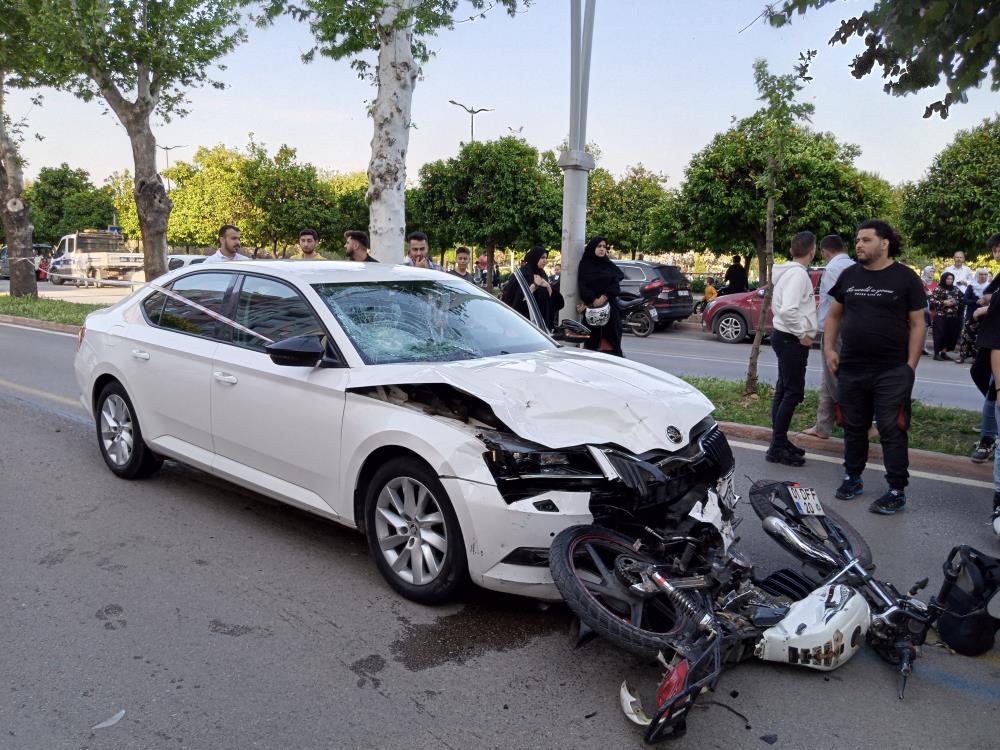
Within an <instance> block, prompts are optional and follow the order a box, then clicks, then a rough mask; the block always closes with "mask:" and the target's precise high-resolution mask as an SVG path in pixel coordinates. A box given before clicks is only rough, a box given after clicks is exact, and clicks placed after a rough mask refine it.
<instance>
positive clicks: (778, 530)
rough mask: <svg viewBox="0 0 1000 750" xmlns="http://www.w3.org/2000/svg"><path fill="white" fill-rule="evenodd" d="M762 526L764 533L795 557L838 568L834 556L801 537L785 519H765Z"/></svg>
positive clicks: (771, 517) (772, 517) (769, 517)
mask: <svg viewBox="0 0 1000 750" xmlns="http://www.w3.org/2000/svg"><path fill="white" fill-rule="evenodd" d="M761 525H762V526H763V527H764V531H765V532H766V533H767V535H768V536H769V537H771V538H772V539H774V541H776V542H777V543H778V544H780V545H781V546H782V547H784V548H785V549H786V550H788V551H789V552H791V553H792V554H793V555H797V556H799V557H806V558H808V559H810V560H813V561H814V562H819V563H823V564H824V565H833V566H836V565H837V564H838V562H837V560H836V559H834V557H833V555H831V554H830V553H829V552H827V551H826V550H824V549H820V548H819V547H817V546H815V545H814V544H811V543H810V542H807V541H806V540H805V539H803V538H802V537H801V536H799V533H798V532H797V531H795V529H793V528H792V527H791V526H789V525H788V522H787V521H785V520H784V519H783V518H778V517H777V516H768V517H767V518H765V519H764V521H763V522H762V523H761Z"/></svg>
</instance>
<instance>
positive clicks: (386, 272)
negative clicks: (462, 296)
mask: <svg viewBox="0 0 1000 750" xmlns="http://www.w3.org/2000/svg"><path fill="white" fill-rule="evenodd" d="M220 266H221V268H219V267H220ZM185 268H186V267H185ZM210 269H211V270H220V271H243V272H247V273H254V272H257V273H261V272H263V273H266V274H267V275H269V276H277V277H279V278H284V279H289V280H293V279H294V280H296V281H299V282H301V283H304V284H336V283H342V282H344V283H346V282H355V283H356V282H358V281H362V280H364V281H414V280H420V279H438V280H449V281H454V280H455V277H454V276H452V275H451V274H449V273H445V272H443V271H432V270H430V269H427V268H414V267H413V266H404V265H401V264H400V265H393V264H390V263H364V262H362V263H355V262H352V261H344V260H313V261H297V260H236V261H226V262H221V263H211V264H207V263H201V264H199V265H198V270H197V271H196V273H204V272H206V271H208V270H210ZM179 271H180V269H178V272H179Z"/></svg>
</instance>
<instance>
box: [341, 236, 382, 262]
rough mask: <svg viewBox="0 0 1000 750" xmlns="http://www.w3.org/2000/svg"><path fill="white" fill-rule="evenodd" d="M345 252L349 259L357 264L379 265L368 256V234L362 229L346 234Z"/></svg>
mask: <svg viewBox="0 0 1000 750" xmlns="http://www.w3.org/2000/svg"><path fill="white" fill-rule="evenodd" d="M344 252H345V253H346V254H347V259H348V260H353V261H354V262H355V263H378V261H377V260H375V259H374V258H373V257H372V256H371V255H369V254H368V233H367V232H362V231H361V230H360V229H348V230H347V231H346V232H344Z"/></svg>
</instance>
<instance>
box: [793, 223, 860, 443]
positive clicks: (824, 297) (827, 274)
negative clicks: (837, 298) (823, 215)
mask: <svg viewBox="0 0 1000 750" xmlns="http://www.w3.org/2000/svg"><path fill="white" fill-rule="evenodd" d="M819 251H820V253H822V255H823V260H825V261H826V270H825V271H823V279H822V280H821V281H820V282H819V310H818V311H817V312H816V327H817V329H818V330H819V333H820V336H821V337H822V334H823V325H824V324H825V323H826V316H827V313H829V312H830V305H831V303H832V302H833V297H831V296H830V290H831V289H833V285H834V284H836V283H837V279H839V278H840V274H841V273H842V272H843V270H844V269H845V268H849V267H850V266H853V265H854V261H853V260H851V256H850V255H848V254H847V246H846V245H844V241H843V240H842V239H841V238H840V235H837V234H828V235H827V236H826V237H824V238H823V239H822V241H821V242H820V243H819ZM833 346H834V350H835V351H837V352H839V351H840V342H839V341H836V342H834V344H833ZM820 359H821V360H822V362H823V385H822V387H821V389H820V392H819V408H818V409H817V410H816V424H814V425H813V426H812V427H810V428H808V429H806V430H803V431H802V434H803V435H812V436H813V437H818V438H824V439H825V438H828V437H830V435H831V434H833V424H834V421H835V414H834V405H835V404H836V403H837V376H836V375H835V374H834V373H832V372H830V368H829V367H827V366H826V358H825V357H821V358H820Z"/></svg>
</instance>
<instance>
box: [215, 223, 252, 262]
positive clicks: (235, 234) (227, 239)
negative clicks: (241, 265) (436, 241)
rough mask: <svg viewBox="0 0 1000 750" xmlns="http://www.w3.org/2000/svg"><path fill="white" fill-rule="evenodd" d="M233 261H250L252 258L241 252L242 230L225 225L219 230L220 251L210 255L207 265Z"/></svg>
mask: <svg viewBox="0 0 1000 750" xmlns="http://www.w3.org/2000/svg"><path fill="white" fill-rule="evenodd" d="M231 260H250V256H248V255H243V254H242V253H241V252H240V229H239V227H236V226H233V225H232V224H223V225H222V227H221V228H220V229H219V249H218V250H216V251H215V252H214V253H212V254H211V255H209V256H208V257H207V258H206V259H205V262H206V263H219V262H226V261H231Z"/></svg>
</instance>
